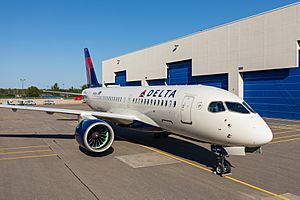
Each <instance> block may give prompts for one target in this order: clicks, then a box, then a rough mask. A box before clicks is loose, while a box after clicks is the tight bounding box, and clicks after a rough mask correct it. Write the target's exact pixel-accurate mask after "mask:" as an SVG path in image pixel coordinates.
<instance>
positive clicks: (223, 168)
mask: <svg viewBox="0 0 300 200" xmlns="http://www.w3.org/2000/svg"><path fill="white" fill-rule="evenodd" d="M211 151H212V152H213V153H214V154H216V155H217V162H218V163H217V165H216V166H215V172H216V174H218V175H220V176H224V175H228V174H230V173H231V164H230V163H229V161H228V160H226V157H229V155H228V153H227V152H226V150H225V149H224V148H223V147H222V146H219V145H211Z"/></svg>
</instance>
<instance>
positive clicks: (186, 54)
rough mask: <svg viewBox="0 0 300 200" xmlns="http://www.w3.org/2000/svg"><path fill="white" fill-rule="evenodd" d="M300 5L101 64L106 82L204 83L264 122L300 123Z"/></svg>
mask: <svg viewBox="0 0 300 200" xmlns="http://www.w3.org/2000/svg"><path fill="white" fill-rule="evenodd" d="M299 55H300V3H299V2H298V3H295V4H291V5H288V6H285V7H282V8H279V9H275V10H271V11H268V12H265V13H262V14H258V15H256V16H252V17H248V18H245V19H241V20H238V21H234V22H231V23H228V24H225V25H222V26H218V27H214V28H211V29H208V30H204V31H201V32H198V33H195V34H191V35H188V36H184V37H181V38H178V39H175V40H171V41H168V42H165V43H162V44H158V45H154V46H151V47H148V48H145V49H142V50H138V51H135V52H132V53H128V54H126V55H121V56H118V57H115V58H112V59H109V60H105V61H103V63H102V70H103V71H102V83H103V84H105V85H110V84H116V85H120V86H137V85H164V84H168V85H186V84H204V85H210V86H215V87H219V88H223V89H225V90H229V91H230V92H233V93H235V94H237V95H239V96H240V97H242V98H244V99H245V101H247V102H248V103H249V104H250V105H251V106H252V107H253V108H254V109H255V110H256V111H257V112H258V113H260V114H261V115H262V116H265V117H274V118H286V119H297V120H300V69H299V60H300V59H299Z"/></svg>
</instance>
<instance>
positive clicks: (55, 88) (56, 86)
mask: <svg viewBox="0 0 300 200" xmlns="http://www.w3.org/2000/svg"><path fill="white" fill-rule="evenodd" d="M51 90H53V91H59V86H58V83H54V85H52V86H51Z"/></svg>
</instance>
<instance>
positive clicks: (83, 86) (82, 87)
mask: <svg viewBox="0 0 300 200" xmlns="http://www.w3.org/2000/svg"><path fill="white" fill-rule="evenodd" d="M88 87H89V86H88V84H84V85H82V86H81V89H82V90H84V89H87V88H88Z"/></svg>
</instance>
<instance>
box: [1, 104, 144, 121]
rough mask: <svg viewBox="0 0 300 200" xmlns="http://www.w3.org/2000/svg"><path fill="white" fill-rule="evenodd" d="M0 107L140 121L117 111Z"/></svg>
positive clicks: (112, 119) (3, 106) (111, 119)
mask: <svg viewBox="0 0 300 200" xmlns="http://www.w3.org/2000/svg"><path fill="white" fill-rule="evenodd" d="M0 108H6V109H11V110H12V111H14V112H15V111H17V110H29V111H40V112H46V113H47V114H54V113H61V114H70V115H76V116H78V117H81V118H92V117H94V118H101V119H107V120H109V121H113V122H118V123H124V124H131V123H133V122H134V121H142V120H140V119H139V118H138V117H136V116H134V115H130V114H129V115H128V114H127V115H125V114H118V113H108V112H94V111H85V110H71V109H61V108H46V107H35V106H14V105H0Z"/></svg>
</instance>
